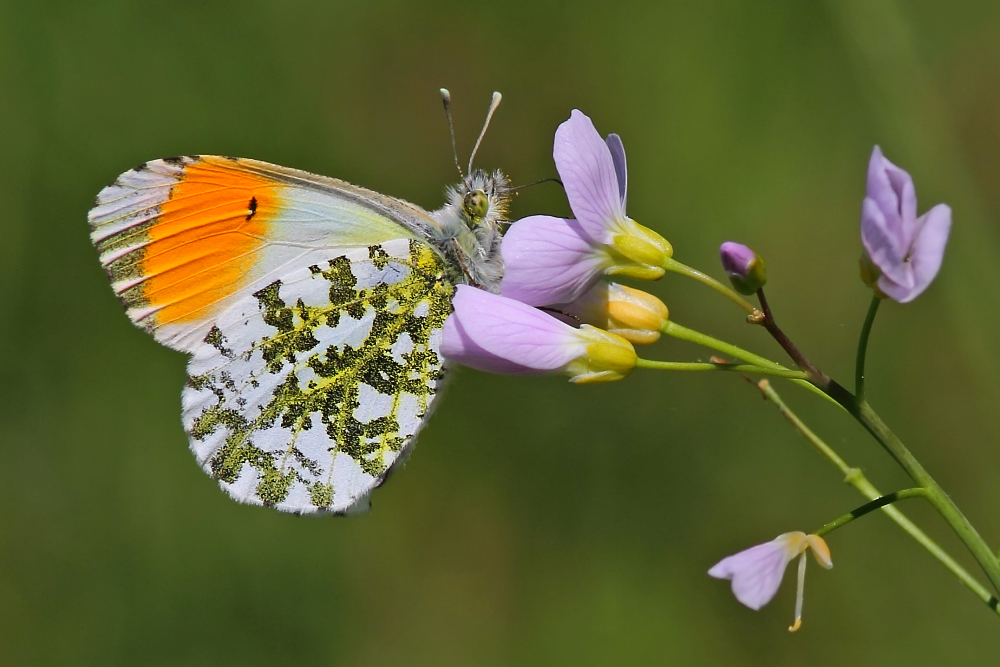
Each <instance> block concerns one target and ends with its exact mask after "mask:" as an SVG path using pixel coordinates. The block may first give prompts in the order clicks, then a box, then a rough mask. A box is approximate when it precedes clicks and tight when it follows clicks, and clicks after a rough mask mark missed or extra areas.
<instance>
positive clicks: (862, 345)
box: [854, 296, 882, 401]
mask: <svg viewBox="0 0 1000 667" xmlns="http://www.w3.org/2000/svg"><path fill="white" fill-rule="evenodd" d="M880 303H882V299H880V298H878V297H877V296H873V297H872V303H871V305H870V306H869V307H868V316H867V317H865V324H864V326H862V327H861V337H860V338H859V339H858V357H857V360H856V361H855V364H854V366H855V369H854V397H855V398H856V399H857V400H859V401H861V400H864V398H865V356H866V355H867V353H868V336H869V335H870V334H871V332H872V324H873V323H874V322H875V314H876V313H877V312H878V307H879V304H880Z"/></svg>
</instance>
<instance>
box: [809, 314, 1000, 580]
mask: <svg viewBox="0 0 1000 667" xmlns="http://www.w3.org/2000/svg"><path fill="white" fill-rule="evenodd" d="M876 299H877V297H876ZM877 312H878V304H877V303H872V305H871V306H869V308H868V315H867V316H866V317H865V323H864V325H863V326H862V328H861V335H860V337H859V340H858V355H857V359H856V361H855V373H856V377H855V380H856V381H860V384H859V386H858V389H859V393H858V394H851V393H850V392H848V391H847V390H846V389H844V388H843V387H841V386H840V385H839V384H837V383H836V382H834V381H833V380H831V379H830V378H828V377H825V376H822V374H819V375H817V374H813V377H812V382H813V383H814V384H816V385H817V386H818V387H819V388H820V389H823V390H824V391H825V392H826V393H827V394H829V395H830V397H831V398H833V399H834V400H836V401H837V402H838V403H840V404H841V405H842V406H843V407H844V408H845V409H846V410H847V411H848V412H850V413H851V415H852V416H853V417H854V418H855V419H857V420H858V421H859V422H860V423H861V425H862V426H864V427H865V428H866V429H867V430H868V432H869V433H871V434H872V435H873V436H874V437H875V439H876V440H878V442H879V444H881V445H882V447H883V448H884V449H885V450H886V451H887V452H889V455H890V456H892V458H894V459H895V460H896V463H898V464H899V465H900V467H901V468H902V469H903V470H905V471H906V474H907V475H909V476H910V479H912V480H913V481H914V482H916V483H917V485H918V486H920V487H922V488H923V489H925V490H926V491H927V500H929V501H930V503H931V505H932V506H933V507H934V509H936V510H937V512H938V514H940V515H941V517H942V518H943V519H944V520H945V521H946V522H947V523H948V525H949V526H951V528H952V530H954V531H955V534H956V535H958V538H959V539H960V540H962V543H963V544H965V546H966V548H968V550H969V552H970V553H972V556H973V558H975V559H976V562H977V563H979V566H980V567H981V568H982V569H983V572H985V573H986V576H987V577H988V578H989V580H990V583H991V584H993V590H994V592H1000V561H998V560H997V557H996V556H995V555H994V554H993V550H992V549H990V547H989V545H987V544H986V542H985V541H984V540H983V538H982V536H980V534H979V533H978V532H977V531H976V529H975V528H974V527H973V525H972V523H971V522H970V521H969V519H968V518H966V516H965V515H964V514H963V513H962V511H961V510H960V509H958V506H957V505H956V504H955V502H954V501H953V500H952V499H951V498H950V497H949V496H948V494H947V493H945V492H944V489H942V488H941V486H940V485H939V484H938V483H937V481H936V480H935V479H934V478H933V477H931V475H930V473H928V472H927V470H925V469H924V467H923V466H922V465H921V464H920V462H919V461H918V460H917V458H916V457H915V456H913V454H912V453H911V452H910V450H909V449H907V448H906V445H904V444H903V441H902V440H900V439H899V438H898V437H896V434H895V433H893V432H892V429H890V428H889V427H888V425H886V423H885V422H884V421H882V418H881V417H880V416H879V415H878V413H876V412H875V410H873V409H872V407H871V406H870V405H869V404H868V401H866V400H865V398H864V366H865V357H866V355H867V351H868V339H869V337H870V335H871V330H872V325H873V323H874V322H875V315H876V313H877Z"/></svg>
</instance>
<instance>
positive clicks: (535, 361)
mask: <svg viewBox="0 0 1000 667" xmlns="http://www.w3.org/2000/svg"><path fill="white" fill-rule="evenodd" d="M452 306H453V307H454V312H452V314H451V315H449V316H448V319H447V320H446V321H445V324H444V336H443V341H442V344H441V354H442V355H443V356H444V357H445V358H446V359H448V360H449V361H454V362H457V363H459V364H462V365H464V366H470V367H471V368H476V369H478V370H481V371H487V372H489V373H503V374H510V375H541V374H544V373H550V372H553V371H558V370H561V369H563V368H565V367H566V366H568V365H569V364H570V363H571V362H573V361H574V360H575V359H577V358H579V357H581V356H583V355H584V354H585V353H586V348H587V343H586V341H584V340H582V339H581V338H580V336H579V332H578V330H577V329H574V328H573V327H571V326H569V325H568V324H564V323H562V322H560V321H558V320H556V319H555V318H554V317H551V316H550V315H547V314H545V313H543V312H542V311H540V310H538V309H536V308H532V307H531V306H528V305H525V304H523V303H520V302H518V301H514V300H513V299H508V298H506V297H502V296H498V295H496V294H491V293H489V292H486V291H484V290H481V289H478V288H475V287H471V286H469V285H459V286H458V287H457V288H456V292H455V297H454V298H453V299H452Z"/></svg>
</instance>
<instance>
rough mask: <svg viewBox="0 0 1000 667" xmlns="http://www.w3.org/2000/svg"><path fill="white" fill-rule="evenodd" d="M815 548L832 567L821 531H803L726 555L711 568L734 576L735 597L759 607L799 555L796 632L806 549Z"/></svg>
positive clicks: (823, 562) (819, 558) (713, 572)
mask: <svg viewBox="0 0 1000 667" xmlns="http://www.w3.org/2000/svg"><path fill="white" fill-rule="evenodd" d="M810 547H811V548H812V551H813V555H814V556H815V557H816V561H817V562H818V563H819V564H820V565H822V566H823V567H824V568H826V569H828V570H829V569H830V568H832V567H833V560H831V558H830V547H829V546H827V544H826V541H825V540H824V539H823V538H822V537H819V536H818V535H806V534H805V533H803V532H799V531H796V532H792V533H784V534H783V535H779V536H778V537H776V538H774V539H773V540H771V541H770V542H765V543H764V544H758V545H757V546H755V547H750V548H749V549H746V550H744V551H741V552H739V553H737V554H733V555H732V556H728V557H727V558H723V559H722V560H720V561H719V562H718V563H716V564H715V565H714V566H713V567H712V569H710V570H709V571H708V574H709V576H712V577H715V578H716V579H731V580H732V582H733V586H732V588H733V595H735V596H736V599H737V600H739V601H740V602H742V603H743V604H745V605H746V606H748V607H750V608H751V609H753V610H755V611H756V610H758V609H760V608H761V607H763V606H764V605H766V604H767V603H768V602H770V601H771V599H772V598H774V595H775V593H777V592H778V587H779V586H780V585H781V580H782V578H783V577H784V575H785V568H786V567H788V564H789V563H790V562H792V560H793V559H794V558H795V557H796V556H799V572H798V575H799V576H798V589H797V591H796V595H795V622H794V623H793V624H792V626H791V627H790V628H788V629H789V630H790V631H791V632H795V631H796V630H798V629H799V626H801V625H802V600H803V592H804V585H805V576H806V560H805V557H806V553H805V552H806V550H807V549H809V548H810Z"/></svg>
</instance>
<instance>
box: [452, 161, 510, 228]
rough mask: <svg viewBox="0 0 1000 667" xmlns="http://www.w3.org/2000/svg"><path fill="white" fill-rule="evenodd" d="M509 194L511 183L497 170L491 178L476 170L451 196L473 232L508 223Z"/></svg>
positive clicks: (489, 175) (488, 174)
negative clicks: (477, 229)
mask: <svg viewBox="0 0 1000 667" xmlns="http://www.w3.org/2000/svg"><path fill="white" fill-rule="evenodd" d="M509 192H510V181H508V180H507V177H506V176H505V175H504V174H503V172H501V171H499V170H497V171H494V172H493V173H492V174H491V173H488V172H486V171H484V170H482V169H476V170H475V171H473V172H472V173H471V174H469V175H468V176H466V177H465V178H464V179H462V182H461V183H459V184H458V186H457V187H456V188H455V189H454V191H453V192H452V193H449V194H450V196H449V200H451V202H453V203H454V204H455V208H456V209H458V211H459V214H460V215H461V217H462V221H463V222H464V223H465V225H466V226H467V227H468V228H469V229H472V230H475V229H476V228H477V227H487V228H495V227H496V226H497V225H498V224H499V223H502V222H506V219H507V218H506V216H507V205H508V203H509V201H510V196H509Z"/></svg>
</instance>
